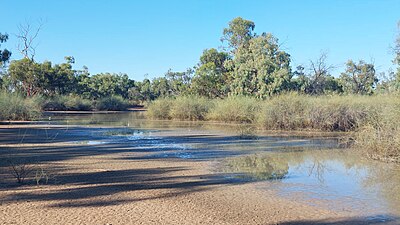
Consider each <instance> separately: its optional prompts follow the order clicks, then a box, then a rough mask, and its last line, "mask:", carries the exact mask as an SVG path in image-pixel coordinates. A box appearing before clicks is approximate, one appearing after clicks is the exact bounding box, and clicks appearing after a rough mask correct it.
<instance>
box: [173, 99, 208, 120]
mask: <svg viewBox="0 0 400 225" xmlns="http://www.w3.org/2000/svg"><path fill="white" fill-rule="evenodd" d="M211 107H212V102H211V100H209V99H206V98H204V97H198V96H181V97H177V98H176V99H175V100H174V101H173V104H172V106H171V110H170V116H171V118H173V119H179V120H205V118H206V115H207V113H208V112H209V110H210V108H211Z"/></svg>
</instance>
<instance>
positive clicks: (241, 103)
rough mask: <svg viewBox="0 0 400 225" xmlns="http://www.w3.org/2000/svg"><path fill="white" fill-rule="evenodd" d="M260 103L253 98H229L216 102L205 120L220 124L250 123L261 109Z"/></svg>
mask: <svg viewBox="0 0 400 225" xmlns="http://www.w3.org/2000/svg"><path fill="white" fill-rule="evenodd" d="M260 103H261V101H260V100H257V99H255V98H253V97H246V96H230V97H228V98H226V99H223V100H217V101H216V102H215V107H214V108H212V109H211V110H210V113H209V114H208V115H207V118H208V119H209V120H214V121H222V122H238V123H251V122H253V121H255V118H256V114H257V113H258V112H259V111H260V109H261V106H260Z"/></svg>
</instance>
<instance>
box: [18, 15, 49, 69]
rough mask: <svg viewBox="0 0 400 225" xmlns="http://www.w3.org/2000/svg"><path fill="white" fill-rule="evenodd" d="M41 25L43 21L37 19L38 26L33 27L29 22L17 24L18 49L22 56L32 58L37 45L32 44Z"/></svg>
mask: <svg viewBox="0 0 400 225" xmlns="http://www.w3.org/2000/svg"><path fill="white" fill-rule="evenodd" d="M42 27H43V22H42V21H39V24H38V27H37V28H34V27H32V25H31V24H30V23H29V22H27V21H26V22H25V23H24V24H19V25H18V34H17V35H16V37H17V38H18V39H19V43H18V46H17V48H18V51H19V52H20V53H21V54H22V55H23V56H24V58H27V59H30V60H32V61H33V60H34V57H35V55H36V48H37V46H38V45H34V42H35V40H36V38H37V37H38V35H39V32H40V31H41V29H42Z"/></svg>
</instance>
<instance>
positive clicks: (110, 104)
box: [96, 95, 129, 111]
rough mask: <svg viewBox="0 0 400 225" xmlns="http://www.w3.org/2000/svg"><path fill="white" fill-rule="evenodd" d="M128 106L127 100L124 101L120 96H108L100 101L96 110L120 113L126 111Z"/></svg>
mask: <svg viewBox="0 0 400 225" xmlns="http://www.w3.org/2000/svg"><path fill="white" fill-rule="evenodd" d="M128 106H129V103H128V101H127V100H125V99H124V98H123V97H122V96H117V95H114V96H110V97H104V98H102V99H100V100H99V101H98V102H97V104H96V108H97V109H98V110H107V111H122V110H126V109H127V108H128Z"/></svg>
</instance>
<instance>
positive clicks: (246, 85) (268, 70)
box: [225, 34, 292, 98]
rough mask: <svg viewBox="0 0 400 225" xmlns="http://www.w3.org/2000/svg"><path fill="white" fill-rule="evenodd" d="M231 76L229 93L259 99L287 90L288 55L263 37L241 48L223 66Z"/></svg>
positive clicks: (270, 40) (268, 38) (270, 37)
mask: <svg viewBox="0 0 400 225" xmlns="http://www.w3.org/2000/svg"><path fill="white" fill-rule="evenodd" d="M225 66H226V68H227V69H228V70H229V72H230V76H231V78H230V79H231V93H232V94H235V95H254V96H257V97H259V98H265V97H267V96H270V95H273V94H276V93H279V92H281V91H283V90H286V89H287V88H288V87H289V82H290V79H291V76H292V74H291V71H290V55H289V54H288V53H286V52H285V51H282V50H280V48H279V45H278V39H277V38H275V37H274V36H273V35H272V34H263V35H261V36H258V37H254V38H252V39H250V40H249V43H248V45H241V46H240V47H239V48H238V49H237V51H236V53H235V55H234V58H233V59H232V60H228V61H227V62H226V63H225Z"/></svg>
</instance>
